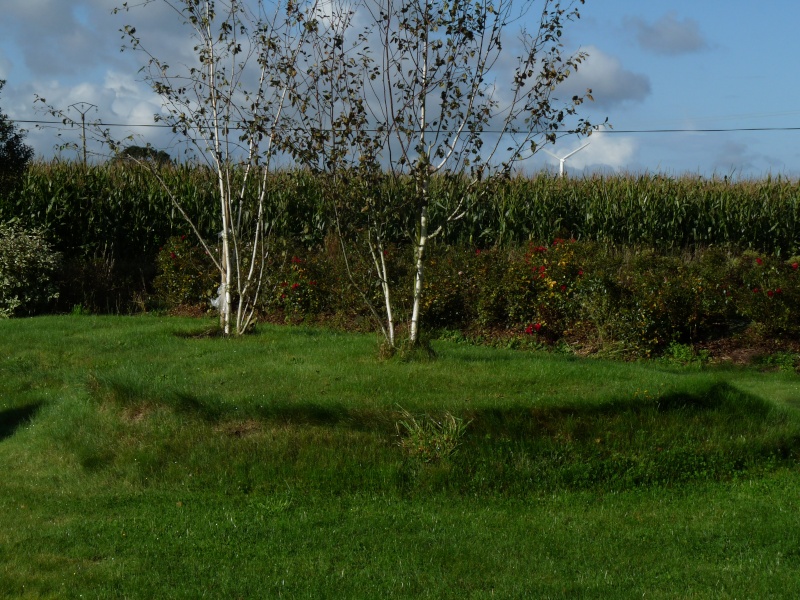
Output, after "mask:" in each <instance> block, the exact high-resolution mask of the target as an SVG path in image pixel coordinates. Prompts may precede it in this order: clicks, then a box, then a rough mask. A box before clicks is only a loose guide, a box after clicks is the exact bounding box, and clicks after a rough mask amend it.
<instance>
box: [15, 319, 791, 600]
mask: <svg viewBox="0 0 800 600" xmlns="http://www.w3.org/2000/svg"><path fill="white" fill-rule="evenodd" d="M212 325H213V324H211V323H204V322H200V321H194V320H182V319H174V318H173V319H162V318H153V317H133V318H131V317H129V318H122V317H120V318H113V317H102V318H101V317H85V316H82V317H44V318H37V319H28V320H14V321H0V472H2V474H3V477H2V479H0V506H2V507H3V510H2V511H0V596H2V597H30V598H62V597H79V596H81V595H82V596H83V597H103V598H108V597H120V598H122V597H125V598H154V597H158V598H196V597H200V596H202V595H204V594H205V595H206V597H214V598H236V597H242V598H250V597H294V598H298V597H299V598H319V597H331V598H334V597H335V598H378V597H380V598H383V597H389V598H391V597H409V598H411V597H415V598H416V597H426V598H464V597H475V598H482V597H492V595H494V596H496V597H503V598H514V597H519V598H523V597H525V598H529V597H540V598H574V597H588V598H629V597H642V596H643V595H644V596H645V597H656V598H687V597H695V598H726V597H759V598H763V597H776V598H783V597H785V598H790V597H793V596H794V593H793V591H794V590H796V589H797V587H798V583H800V581H798V580H800V577H798V575H797V573H798V572H799V571H798V567H800V564H799V563H800V521H799V520H798V518H797V515H798V509H800V506H799V505H800V473H798V464H797V458H798V452H799V451H800V415H798V413H797V409H798V407H800V379H799V378H798V376H797V375H796V374H794V373H790V372H773V373H762V372H759V371H757V370H742V369H730V368H727V369H699V368H697V367H693V368H679V367H674V366H670V365H667V364H664V363H663V362H662V363H634V364H624V363H614V362H606V361H600V360H580V359H576V358H572V357H565V356H554V355H548V354H538V353H523V352H515V351H510V350H509V351H505V350H497V349H488V348H479V347H472V346H468V345H464V344H454V343H447V342H438V343H437V342H434V345H435V349H436V351H437V353H438V355H439V358H438V359H437V360H434V361H427V362H401V361H397V360H392V361H380V360H378V359H377V355H378V352H377V348H378V343H379V340H378V339H377V338H375V337H374V336H362V335H352V334H342V333H334V332H329V331H325V330H320V329H304V328H277V327H265V328H262V329H260V330H259V332H258V333H257V334H256V335H253V336H247V337H245V338H242V339H222V338H217V337H204V336H202V335H195V334H202V332H203V331H204V329H207V328H208V327H210V326H212ZM401 420H403V421H405V422H406V423H411V424H412V426H411V427H403V426H401V427H398V422H399V421H401ZM449 422H458V423H461V424H463V425H465V428H464V433H463V435H461V436H460V437H458V439H457V440H456V446H455V450H454V451H453V452H452V453H449V452H440V453H437V451H436V448H438V447H439V446H438V445H439V444H441V443H442V439H441V438H439V437H437V436H438V435H441V434H442V432H443V431H444V430H445V429H446V427H445V425H443V426H442V427H436V426H433V425H432V424H435V423H443V424H446V423H449ZM413 423H416V425H417V426H418V427H416V429H415V428H414V426H413ZM412 432H417V433H418V434H419V438H413V437H412ZM399 434H402V435H404V436H407V437H406V438H405V443H403V444H400V443H399V442H400V438H399V437H398V435H399ZM411 441H414V443H415V444H417V445H419V444H423V445H424V444H428V446H426V450H425V451H422V452H418V451H416V450H415V447H417V446H415V445H414V444H411V443H410V442H411Z"/></svg>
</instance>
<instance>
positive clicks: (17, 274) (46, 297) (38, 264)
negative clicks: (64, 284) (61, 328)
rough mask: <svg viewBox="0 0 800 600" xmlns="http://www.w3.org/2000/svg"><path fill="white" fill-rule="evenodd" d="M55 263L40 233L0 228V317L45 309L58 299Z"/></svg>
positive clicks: (51, 249)
mask: <svg viewBox="0 0 800 600" xmlns="http://www.w3.org/2000/svg"><path fill="white" fill-rule="evenodd" d="M59 263H60V256H59V254H58V253H57V252H55V251H53V248H52V246H51V245H50V244H49V243H48V242H47V240H46V239H45V238H44V233H43V232H42V231H39V230H24V229H21V228H19V227H16V226H13V225H0V317H12V316H21V315H31V314H35V313H37V312H40V311H42V310H44V309H46V308H47V307H48V305H49V304H50V303H51V302H52V301H53V300H55V299H56V298H57V297H58V290H57V287H56V285H55V283H54V275H55V274H56V273H57V271H58V267H59Z"/></svg>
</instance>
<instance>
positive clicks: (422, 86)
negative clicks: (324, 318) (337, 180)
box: [292, 0, 592, 345]
mask: <svg viewBox="0 0 800 600" xmlns="http://www.w3.org/2000/svg"><path fill="white" fill-rule="evenodd" d="M578 4H583V0H575V1H566V2H560V1H557V0H542V1H541V2H540V3H539V6H540V9H541V10H540V12H539V11H537V12H536V15H537V18H536V21H534V22H535V24H536V28H535V29H534V30H533V32H532V33H528V32H527V31H525V30H522V31H520V30H519V29H517V28H515V27H514V25H515V23H517V22H519V20H520V19H521V17H522V16H524V15H530V14H531V13H533V11H534V7H535V5H536V3H534V2H531V1H522V2H516V3H515V2H513V1H512V0H477V1H476V0H363V1H362V2H361V3H357V4H352V5H351V6H345V5H336V6H339V7H340V8H339V11H340V12H333V13H332V14H326V15H324V17H321V18H320V19H318V21H317V25H319V22H320V21H322V22H323V23H324V25H325V26H324V27H319V26H316V27H314V29H313V33H314V35H313V37H310V38H309V39H308V41H309V50H308V52H307V55H306V60H307V65H308V66H307V68H306V69H305V70H304V71H303V78H302V79H298V80H297V81H296V82H295V85H294V87H293V88H292V91H293V93H294V95H295V104H296V106H298V107H299V108H300V112H301V116H300V119H299V120H300V122H301V123H302V125H301V126H300V128H299V129H300V130H302V131H303V132H304V135H303V137H304V139H306V140H308V141H307V142H306V143H305V145H303V144H300V147H301V148H302V152H300V153H299V156H301V158H303V159H304V160H305V162H306V163H307V164H310V165H312V166H313V167H315V168H317V169H320V170H325V171H327V172H345V171H347V170H348V169H349V170H351V171H352V170H353V169H356V170H357V171H359V172H361V173H363V172H364V171H365V165H369V166H371V171H370V172H375V171H376V170H379V169H388V171H389V174H390V175H391V176H392V177H393V178H394V179H395V181H396V182H397V186H404V185H405V183H406V182H408V181H410V182H411V183H412V191H411V197H410V198H409V199H408V200H409V201H408V202H403V203H402V204H396V203H392V202H391V199H390V198H387V197H384V196H381V195H380V194H379V193H377V192H376V191H375V189H374V188H373V189H371V190H367V191H366V192H365V193H364V194H363V196H364V197H363V198H362V199H361V202H362V203H363V207H364V208H363V212H365V213H366V214H367V215H368V216H367V219H366V223H365V227H366V229H367V235H366V236H365V238H366V241H367V247H368V250H369V254H370V256H371V257H372V259H373V260H372V262H373V264H374V267H375V273H376V275H377V279H378V281H379V282H380V285H381V289H382V291H383V294H384V300H385V313H386V315H385V319H386V322H387V326H386V327H384V328H383V331H384V334H385V335H386V337H387V341H388V342H389V343H390V344H391V345H394V344H395V340H394V334H393V330H394V328H393V310H392V297H391V295H390V289H389V277H388V267H387V265H386V258H385V252H384V248H383V241H384V240H385V236H386V232H387V229H388V228H389V223H390V222H391V221H394V222H397V213H398V212H403V213H404V214H405V216H406V217H408V218H407V219H400V221H401V222H402V221H405V222H406V223H408V225H409V230H408V231H407V235H408V239H409V240H410V241H411V243H412V247H413V252H414V265H415V269H414V281H413V304H412V309H411V316H410V322H409V341H410V342H411V344H416V343H417V342H418V340H419V330H420V317H421V309H422V300H423V292H424V286H423V283H424V272H425V269H424V265H425V252H426V248H427V246H428V244H429V242H430V240H431V239H432V238H434V237H435V236H436V235H438V234H439V233H440V232H441V231H442V230H443V228H444V227H445V226H446V225H447V223H449V222H451V221H454V220H457V219H460V218H462V217H463V216H464V215H465V214H467V212H468V211H469V210H470V208H471V206H472V205H473V204H474V203H475V202H477V201H478V200H480V198H479V196H478V194H477V193H476V192H477V190H478V189H479V187H478V183H479V182H483V183H482V185H481V186H480V189H488V186H487V185H486V181H487V180H489V179H491V178H499V177H504V176H507V175H508V174H509V173H510V172H511V171H512V170H513V169H514V168H515V166H516V165H518V164H520V163H521V162H524V161H525V160H527V159H528V158H530V157H531V156H533V155H534V154H535V153H536V152H537V151H538V150H539V148H540V147H541V146H542V145H543V144H545V143H549V142H554V141H555V139H556V138H557V137H558V136H561V135H570V134H572V135H574V134H584V135H588V134H590V133H591V131H592V125H591V123H589V122H588V121H586V120H584V119H578V118H577V116H575V115H576V114H577V109H578V107H579V106H580V105H581V104H582V103H583V102H584V101H585V100H586V99H590V98H591V95H590V93H591V90H587V93H586V94H585V95H583V96H573V97H571V98H559V97H558V89H559V88H558V86H559V84H561V83H562V82H564V81H565V80H566V79H567V78H568V77H569V76H570V74H572V73H573V72H575V71H576V70H577V68H578V66H579V65H580V63H581V62H582V61H583V60H584V59H585V57H586V55H585V54H584V53H581V52H579V53H576V54H574V55H567V56H565V55H564V54H563V45H562V42H561V37H562V33H563V29H564V27H565V26H566V24H567V23H569V22H570V21H572V20H574V19H577V18H579V13H578V10H577V8H576V6H577V5H578ZM518 5H519V6H520V7H521V9H520V10H517V9H516V8H515V7H517V6H518ZM358 22H360V23H363V22H366V23H367V25H366V26H364V28H363V29H361V30H359V31H354V30H353V23H358ZM510 35H517V36H519V37H518V38H517V39H516V41H513V40H512V41H511V42H509V40H508V38H509V36H510ZM572 117H574V118H572ZM344 167H347V168H346V169H345V168H344ZM435 177H450V178H455V179H457V180H458V182H457V183H458V185H453V186H450V187H451V188H452V189H453V190H454V193H457V194H458V197H457V198H453V199H452V200H453V201H452V202H449V203H448V208H447V210H446V211H444V213H442V212H441V211H440V214H439V216H438V221H437V222H431V219H432V218H433V216H434V215H433V214H432V213H431V210H430V209H431V195H430V189H431V182H432V181H433V179H434V178H435ZM387 200H388V201H389V204H388V205H387ZM365 297H366V296H365ZM373 311H374V308H373Z"/></svg>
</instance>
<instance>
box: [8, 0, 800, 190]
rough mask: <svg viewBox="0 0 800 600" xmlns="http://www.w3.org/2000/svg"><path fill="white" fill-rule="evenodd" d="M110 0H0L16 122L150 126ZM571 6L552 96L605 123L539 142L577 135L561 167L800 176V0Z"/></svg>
mask: <svg viewBox="0 0 800 600" xmlns="http://www.w3.org/2000/svg"><path fill="white" fill-rule="evenodd" d="M121 2H122V0H0V15H2V16H3V17H2V19H1V20H0V79H5V80H6V81H7V83H6V86H5V87H4V89H3V90H2V92H0V110H1V111H2V112H3V113H5V114H7V115H8V116H9V118H11V119H14V120H19V121H31V120H41V119H47V118H49V117H48V116H47V115H46V114H43V113H42V112H41V110H37V109H36V107H35V102H34V101H35V98H36V97H37V96H39V97H43V98H45V99H46V100H47V103H48V104H51V105H54V106H56V107H58V108H61V109H64V110H68V111H69V113H68V114H70V115H71V116H72V117H74V118H75V119H76V120H78V121H79V120H80V113H79V112H78V110H79V109H89V110H88V112H87V115H86V116H87V119H100V120H102V121H105V122H113V123H125V124H131V125H145V124H152V123H153V115H154V114H155V113H158V112H160V111H161V103H160V101H159V98H158V97H157V96H155V95H154V94H153V93H152V92H151V91H150V90H149V88H148V87H147V85H146V84H145V83H144V82H143V81H142V76H141V74H140V73H139V69H140V67H141V66H142V65H143V60H144V59H143V56H142V55H141V54H137V53H135V52H120V48H121V45H122V44H123V40H122V38H121V34H120V32H119V30H120V28H121V27H123V26H124V25H125V24H126V23H127V21H128V20H129V19H130V17H126V16H125V15H124V14H116V15H114V14H112V10H113V9H114V7H115V6H118V5H120V4H121ZM130 3H131V4H134V3H135V1H133V2H130ZM580 13H581V19H580V20H579V21H577V22H574V23H570V24H569V25H568V26H567V28H566V30H565V33H564V38H563V40H564V46H565V50H566V51H568V52H578V51H581V52H586V53H588V55H589V57H588V59H587V60H586V61H585V62H584V63H583V64H582V65H581V66H580V68H579V70H578V71H577V73H575V74H573V75H572V76H571V77H570V79H569V80H568V81H567V83H566V84H565V85H564V94H565V95H566V94H567V93H572V92H575V93H582V92H583V91H584V90H585V89H586V88H591V89H592V95H593V96H594V102H590V103H586V104H584V105H582V106H581V107H580V111H581V112H580V115H581V116H584V117H586V118H588V119H589V120H590V121H592V122H598V123H599V122H603V121H604V120H605V119H606V118H607V119H608V123H609V124H610V125H611V127H612V129H610V130H609V129H606V130H605V131H603V132H601V133H595V134H593V135H592V136H591V137H590V138H589V139H588V140H586V139H578V138H577V137H567V138H561V139H559V140H558V141H557V143H556V144H555V146H548V147H547V149H548V150H549V151H550V152H552V153H553V154H555V155H556V156H564V155H566V154H568V153H569V152H571V151H573V150H575V149H577V148H579V147H580V146H582V145H583V144H585V143H586V142H587V141H588V142H589V145H588V146H587V147H586V148H584V149H582V150H580V151H579V152H577V153H576V154H574V155H573V156H571V157H570V158H568V159H567V161H566V162H565V167H566V170H567V172H568V173H575V172H579V173H587V172H592V171H603V172H619V173H632V174H641V173H651V174H652V173H663V174H666V175H669V176H683V175H687V174H688V175H698V176H703V177H723V176H727V177H732V178H762V177H766V176H773V177H774V176H779V175H780V176H785V177H790V178H798V177H800V89H798V88H800V78H798V77H797V76H796V72H795V70H796V68H795V63H796V60H797V58H798V57H800V36H798V35H797V33H796V27H797V23H798V22H800V3H798V2H795V1H793V0H764V1H762V2H758V3H755V2H753V1H752V0H700V1H698V0H692V1H688V0H671V1H670V2H645V1H643V0H586V3H585V4H584V5H583V6H581V7H580ZM138 15H139V17H138V18H139V19H144V22H143V23H142V24H141V25H140V29H141V28H145V29H149V31H151V32H155V33H157V34H158V36H161V39H162V40H164V41H167V40H169V41H170V42H171V43H169V44H167V43H165V44H164V45H163V48H164V51H165V52H170V53H175V54H176V58H175V60H179V58H178V56H179V55H181V54H184V55H185V54H188V53H190V52H191V43H190V40H188V38H187V39H184V38H185V32H183V33H182V30H181V28H180V26H179V23H178V22H177V21H174V20H171V19H169V18H167V17H168V14H167V13H165V12H164V11H163V10H161V9H160V8H158V6H157V4H151V5H149V6H146V7H144V8H141V9H139V13H138ZM173 23H174V25H173ZM181 36H183V37H181ZM77 103H90V104H93V105H95V106H96V108H92V107H89V106H88V105H87V104H77ZM76 104H77V105H76ZM71 105H72V107H71V108H68V107H70V106H71ZM19 126H20V127H24V128H25V129H27V130H28V133H27V137H26V141H27V143H28V144H29V145H31V146H32V147H33V148H34V150H35V151H36V154H37V156H39V157H41V158H44V159H50V158H53V157H54V156H60V157H62V158H64V159H76V158H78V156H77V155H76V153H75V152H74V151H73V150H61V151H60V150H58V148H57V146H58V145H59V144H60V143H63V142H73V143H79V142H80V131H79V130H77V129H72V130H66V131H61V132H60V133H61V137H58V133H59V131H58V129H57V128H37V127H36V126H35V125H34V124H30V123H20V125H19ZM792 128H796V130H792ZM653 130H660V131H659V132H654V131H653ZM664 130H668V131H664ZM704 130H722V131H704ZM125 131H126V132H127V131H129V130H128V129H125ZM130 131H131V132H133V133H136V134H139V135H141V136H142V138H140V140H139V142H138V143H145V142H149V143H151V144H153V145H154V146H155V147H157V148H162V149H166V150H168V151H169V150H170V149H172V148H174V146H175V140H174V139H172V137H171V134H170V133H169V132H167V131H164V130H159V129H156V128H148V127H135V128H130ZM120 133H122V132H121V131H120ZM558 164H559V161H558V160H557V159H556V158H554V157H552V156H550V155H548V154H545V153H539V154H537V156H536V157H535V158H534V159H533V160H532V163H531V164H530V165H529V168H530V169H531V170H534V171H535V170H539V169H549V170H551V171H557V170H558Z"/></svg>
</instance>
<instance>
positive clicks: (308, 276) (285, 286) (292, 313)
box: [271, 255, 323, 319]
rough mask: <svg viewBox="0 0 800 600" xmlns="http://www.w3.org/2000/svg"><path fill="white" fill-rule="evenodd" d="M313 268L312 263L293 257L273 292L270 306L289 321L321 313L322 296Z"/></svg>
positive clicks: (313, 264) (313, 263)
mask: <svg viewBox="0 0 800 600" xmlns="http://www.w3.org/2000/svg"><path fill="white" fill-rule="evenodd" d="M314 266H315V262H314V261H311V262H310V261H308V260H306V259H303V258H300V257H299V256H295V255H293V256H292V257H291V259H289V262H288V267H287V268H286V269H284V272H283V277H282V279H281V281H280V284H279V285H278V286H277V287H276V288H275V290H274V292H273V294H274V297H273V298H272V302H271V305H272V306H273V307H275V308H279V309H280V310H282V311H283V312H284V314H285V315H286V317H287V318H289V319H292V318H294V319H297V318H304V317H311V316H316V315H319V314H320V313H321V312H322V309H323V294H322V292H321V291H320V282H319V279H318V276H317V275H316V274H315V269H314Z"/></svg>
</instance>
